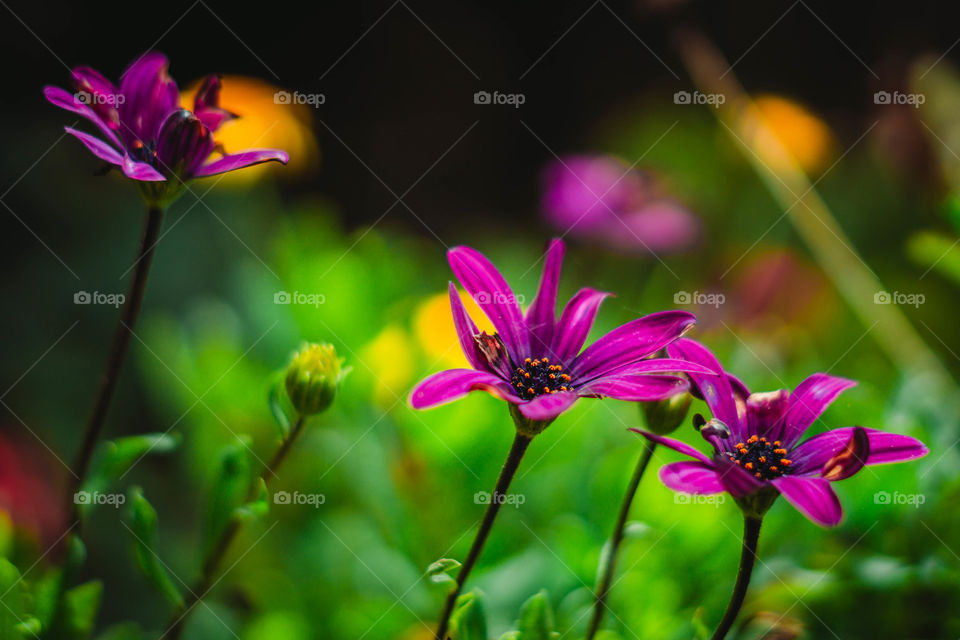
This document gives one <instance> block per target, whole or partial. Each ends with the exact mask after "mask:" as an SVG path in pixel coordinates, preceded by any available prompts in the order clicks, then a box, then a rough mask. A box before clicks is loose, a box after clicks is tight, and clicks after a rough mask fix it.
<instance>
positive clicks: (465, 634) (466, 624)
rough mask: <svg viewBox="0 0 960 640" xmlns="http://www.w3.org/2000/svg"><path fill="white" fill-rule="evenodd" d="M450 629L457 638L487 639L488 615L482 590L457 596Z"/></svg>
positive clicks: (470, 639) (468, 639)
mask: <svg viewBox="0 0 960 640" xmlns="http://www.w3.org/2000/svg"><path fill="white" fill-rule="evenodd" d="M450 631H451V635H452V636H453V638H454V639H455V640H487V615H486V611H485V610H484V606H483V594H482V593H481V592H480V591H471V592H470V593H465V594H463V595H462V596H460V597H459V598H457V604H456V606H455V607H454V609H453V614H452V615H451V616H450Z"/></svg>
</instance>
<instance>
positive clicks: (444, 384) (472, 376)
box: [410, 369, 520, 409]
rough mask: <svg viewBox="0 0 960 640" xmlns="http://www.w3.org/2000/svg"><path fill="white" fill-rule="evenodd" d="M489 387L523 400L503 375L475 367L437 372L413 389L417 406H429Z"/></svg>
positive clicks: (500, 394) (506, 397)
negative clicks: (502, 377) (504, 379)
mask: <svg viewBox="0 0 960 640" xmlns="http://www.w3.org/2000/svg"><path fill="white" fill-rule="evenodd" d="M478 390H483V391H488V392H490V393H491V394H493V395H494V396H496V397H498V398H500V399H501V400H507V401H508V402H515V403H517V402H520V399H519V398H518V397H517V396H516V395H514V393H513V391H512V390H511V389H510V385H509V384H507V383H506V382H504V381H503V380H502V379H501V378H500V377H499V376H496V375H494V374H492V373H487V372H485V371H474V370H473V369H449V370H447V371H441V372H440V373H435V374H433V375H432V376H430V377H429V378H427V379H426V380H424V381H423V382H421V383H420V384H418V385H417V386H416V387H415V388H414V390H413V391H412V392H410V404H411V406H413V408H414V409H427V408H429V407H435V406H437V405H439V404H445V403H447V402H452V401H454V400H457V399H458V398H462V397H463V396H465V395H467V394H468V393H470V392H471V391H478Z"/></svg>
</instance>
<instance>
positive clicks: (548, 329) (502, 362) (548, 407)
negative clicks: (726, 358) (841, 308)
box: [410, 239, 711, 423]
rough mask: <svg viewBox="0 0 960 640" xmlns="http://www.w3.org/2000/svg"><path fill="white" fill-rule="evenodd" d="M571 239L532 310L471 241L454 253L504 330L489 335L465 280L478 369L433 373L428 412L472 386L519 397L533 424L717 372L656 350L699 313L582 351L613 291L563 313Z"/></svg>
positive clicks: (416, 401)
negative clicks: (593, 402) (588, 400)
mask: <svg viewBox="0 0 960 640" xmlns="http://www.w3.org/2000/svg"><path fill="white" fill-rule="evenodd" d="M563 253H564V245H563V242H562V241H560V240H558V239H555V240H553V241H551V243H550V245H549V247H548V248H547V253H546V264H545V267H544V271H543V277H542V279H541V281H540V289H539V291H538V292H537V295H536V298H534V300H533V304H531V305H530V308H529V309H527V312H526V314H524V313H522V312H521V311H520V307H519V305H518V304H517V299H516V297H515V296H514V294H513V291H512V290H511V289H510V286H509V285H508V284H507V282H506V280H504V278H503V276H502V275H500V272H499V271H497V269H496V267H494V266H493V264H491V263H490V261H489V260H487V259H486V258H485V257H484V256H483V255H482V254H481V253H479V252H478V251H476V250H474V249H471V248H469V247H455V248H453V249H451V250H450V252H449V254H448V258H449V260H450V266H451V268H452V269H453V272H454V274H455V275H456V276H457V279H458V280H459V281H460V284H462V285H463V287H464V288H465V289H466V290H467V291H468V292H469V293H470V295H471V296H473V298H474V299H475V300H476V301H477V303H478V304H479V306H480V308H481V309H483V311H484V313H485V314H486V315H487V317H488V318H489V319H490V322H491V323H492V324H493V326H494V327H495V328H496V332H495V333H494V334H493V335H487V334H486V333H485V332H479V331H478V330H477V327H476V325H475V324H474V322H473V320H471V319H470V317H469V316H468V315H467V311H466V308H465V307H464V305H463V302H462V301H461V300H460V296H459V295H458V293H457V288H456V286H455V285H454V284H453V283H452V282H451V283H450V287H449V290H450V306H451V308H452V311H453V321H454V325H455V326H456V329H457V335H458V336H459V339H460V347H461V348H462V349H463V352H464V354H465V355H466V357H467V361H468V362H469V363H470V364H471V365H472V366H473V368H472V369H451V370H448V371H442V372H440V373H437V374H434V375H433V376H430V377H429V378H427V379H426V380H424V381H423V382H421V383H420V384H419V385H418V386H417V387H416V388H415V389H414V390H413V392H412V393H411V396H410V403H411V404H412V405H413V407H414V408H416V409H425V408H427V407H432V406H435V405H439V404H443V403H445V402H450V401H452V400H456V399H458V398H460V397H462V396H464V395H466V394H467V393H469V392H470V391H478V390H482V391H487V392H489V393H491V394H493V395H494V396H496V397H498V398H500V399H502V400H506V401H507V402H509V403H511V404H512V405H513V406H514V407H516V409H517V410H519V412H520V414H521V415H522V417H523V418H525V419H526V420H529V421H532V422H540V423H546V422H549V421H551V420H553V419H554V418H556V417H557V416H558V415H560V414H561V413H563V412H564V411H566V410H567V409H569V408H570V407H571V406H572V405H573V403H574V402H576V400H577V399H578V398H580V397H593V398H598V397H603V396H608V397H611V398H618V399H621V400H632V401H648V400H660V399H663V398H666V397H669V396H671V395H673V394H675V393H678V392H680V391H685V390H686V389H687V386H688V382H687V381H686V380H685V379H684V378H683V377H681V376H676V375H665V374H668V373H678V372H694V373H699V374H703V375H711V372H710V370H708V369H706V368H705V367H703V366H702V365H699V364H697V363H692V362H687V361H683V360H676V359H666V358H663V359H651V358H650V356H651V355H652V354H654V353H656V352H657V351H659V350H660V349H662V348H663V347H665V346H666V345H668V344H670V343H671V342H673V341H674V340H676V339H677V338H679V337H680V336H681V335H683V333H684V332H685V331H687V330H689V329H690V328H691V327H692V326H693V324H694V322H695V320H696V319H695V318H694V316H693V314H690V313H687V312H684V311H663V312H660V313H654V314H651V315H648V316H645V317H643V318H639V319H637V320H634V321H632V322H629V323H627V324H625V325H623V326H621V327H619V328H617V329H614V330H613V331H611V332H610V333H608V334H606V335H605V336H603V337H602V338H600V339H599V340H597V341H596V342H595V343H593V344H592V345H591V346H589V347H587V348H586V349H585V350H583V351H582V352H581V351H580V349H581V348H582V347H583V344H584V342H585V341H586V339H587V334H588V333H589V332H590V328H591V327H592V326H593V321H594V318H595V317H596V315H597V311H598V310H599V308H600V303H601V302H602V301H603V299H604V298H606V297H607V296H608V295H609V294H607V293H604V292H602V291H596V290H594V289H581V290H580V291H579V292H577V294H576V295H574V296H573V298H572V299H571V300H570V302H569V303H567V305H566V307H565V308H564V309H563V312H562V313H561V314H560V317H559V319H558V318H557V317H556V304H557V286H558V283H559V280H560V265H561V262H562V261H563Z"/></svg>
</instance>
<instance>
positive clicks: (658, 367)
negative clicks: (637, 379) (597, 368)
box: [598, 358, 714, 380]
mask: <svg viewBox="0 0 960 640" xmlns="http://www.w3.org/2000/svg"><path fill="white" fill-rule="evenodd" d="M641 373H702V374H704V375H714V373H713V372H712V371H711V370H710V369H707V368H706V367H705V366H703V365H702V364H699V363H697V362H690V361H689V360H679V359H677V358H648V359H646V360H638V361H637V362H631V363H630V364H627V365H624V366H622V367H620V368H619V369H617V370H616V372H615V373H614V374H613V375H615V376H624V375H633V374H641ZM605 377H606V376H603V377H602V378H598V380H601V379H603V378H605Z"/></svg>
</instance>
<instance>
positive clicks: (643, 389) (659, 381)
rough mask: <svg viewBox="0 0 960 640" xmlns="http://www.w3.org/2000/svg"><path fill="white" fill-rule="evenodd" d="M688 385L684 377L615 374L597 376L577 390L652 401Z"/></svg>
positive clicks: (636, 400) (582, 393)
mask: <svg viewBox="0 0 960 640" xmlns="http://www.w3.org/2000/svg"><path fill="white" fill-rule="evenodd" d="M689 386H690V383H689V382H687V380H686V378H679V377H676V376H653V375H625V376H621V375H616V376H604V377H602V378H598V379H596V380H594V381H593V382H591V383H590V384H589V385H587V386H586V387H583V388H580V389H577V391H578V392H579V393H580V394H581V395H587V394H589V395H594V394H595V395H598V396H605V397H608V398H616V399H617V400H626V401H627V402H653V401H656V400H664V399H666V398H670V397H672V396H674V395H676V394H678V393H681V392H683V391H686V390H687V389H688V388H689Z"/></svg>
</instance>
